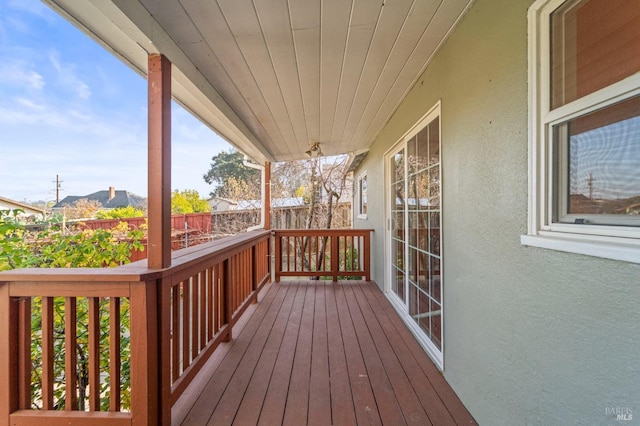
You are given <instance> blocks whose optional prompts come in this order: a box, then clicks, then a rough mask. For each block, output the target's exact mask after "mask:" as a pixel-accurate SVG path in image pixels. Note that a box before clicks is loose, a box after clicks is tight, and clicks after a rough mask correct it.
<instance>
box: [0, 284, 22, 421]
mask: <svg viewBox="0 0 640 426" xmlns="http://www.w3.org/2000/svg"><path fill="white" fill-rule="evenodd" d="M0 377H2V378H3V379H2V380H0V424H7V425H8V424H9V415H10V414H11V413H13V412H14V411H16V410H17V409H18V303H17V302H15V301H14V300H12V299H11V298H10V297H9V283H0Z"/></svg>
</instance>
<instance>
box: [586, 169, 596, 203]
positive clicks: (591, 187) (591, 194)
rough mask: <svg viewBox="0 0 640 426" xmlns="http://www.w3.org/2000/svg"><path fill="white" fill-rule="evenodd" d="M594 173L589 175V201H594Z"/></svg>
mask: <svg viewBox="0 0 640 426" xmlns="http://www.w3.org/2000/svg"><path fill="white" fill-rule="evenodd" d="M594 180H595V179H594V178H593V173H589V179H587V187H588V188H589V199H590V200H593V181H594Z"/></svg>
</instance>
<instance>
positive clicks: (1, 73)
mask: <svg viewBox="0 0 640 426" xmlns="http://www.w3.org/2000/svg"><path fill="white" fill-rule="evenodd" d="M0 81H2V83H3V84H5V85H12V86H21V87H25V88H27V89H37V90H39V89H42V88H43V87H44V84H45V83H44V77H42V75H40V74H39V73H37V72H36V71H33V70H30V69H28V68H27V65H26V64H25V63H23V62H20V61H13V62H9V63H6V64H2V65H0Z"/></svg>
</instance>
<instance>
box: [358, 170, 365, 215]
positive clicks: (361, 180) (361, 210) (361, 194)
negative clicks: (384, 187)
mask: <svg viewBox="0 0 640 426" xmlns="http://www.w3.org/2000/svg"><path fill="white" fill-rule="evenodd" d="M366 218H367V172H364V173H362V174H361V175H360V176H358V219H366Z"/></svg>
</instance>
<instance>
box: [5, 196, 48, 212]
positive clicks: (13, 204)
mask: <svg viewBox="0 0 640 426" xmlns="http://www.w3.org/2000/svg"><path fill="white" fill-rule="evenodd" d="M15 209H20V210H23V211H24V214H23V215H24V216H37V215H40V216H44V210H42V209H39V208H37V207H33V206H30V205H29V204H25V203H21V202H19V201H14V200H11V199H9V198H5V197H0V210H15Z"/></svg>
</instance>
